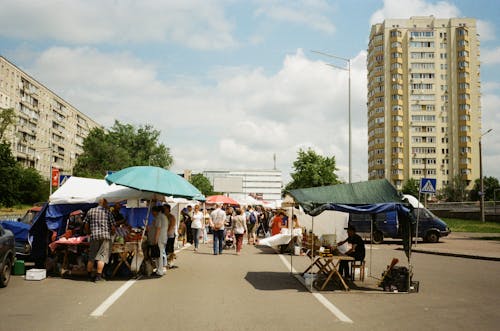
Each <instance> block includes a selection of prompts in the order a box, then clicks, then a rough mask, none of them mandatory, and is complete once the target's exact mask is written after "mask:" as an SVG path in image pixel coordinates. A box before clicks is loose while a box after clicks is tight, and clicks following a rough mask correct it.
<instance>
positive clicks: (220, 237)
mask: <svg viewBox="0 0 500 331" xmlns="http://www.w3.org/2000/svg"><path fill="white" fill-rule="evenodd" d="M210 216H211V218H212V220H211V223H210V226H211V227H212V229H213V233H214V255H217V254H222V251H223V249H224V222H225V221H226V213H225V212H224V211H223V210H222V209H221V206H220V204H216V205H215V210H214V211H213V212H212V214H211V215H210Z"/></svg>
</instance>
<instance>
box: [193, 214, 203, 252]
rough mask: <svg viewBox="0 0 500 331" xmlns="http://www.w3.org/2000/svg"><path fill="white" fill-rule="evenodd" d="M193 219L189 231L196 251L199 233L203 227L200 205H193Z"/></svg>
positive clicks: (198, 243)
mask: <svg viewBox="0 0 500 331" xmlns="http://www.w3.org/2000/svg"><path fill="white" fill-rule="evenodd" d="M192 219H193V221H192V222H191V232H192V233H193V241H194V251H195V252H196V251H198V246H199V245H200V234H201V229H202V228H203V222H204V220H203V213H202V212H201V211H200V205H195V206H194V212H193V218H192Z"/></svg>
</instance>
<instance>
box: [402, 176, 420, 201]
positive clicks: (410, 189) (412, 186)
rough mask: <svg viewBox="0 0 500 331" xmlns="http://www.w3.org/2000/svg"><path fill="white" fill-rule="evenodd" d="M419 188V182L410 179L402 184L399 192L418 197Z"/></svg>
mask: <svg viewBox="0 0 500 331" xmlns="http://www.w3.org/2000/svg"><path fill="white" fill-rule="evenodd" d="M419 186H420V182H419V181H418V180H416V179H415V178H410V179H408V180H407V181H406V182H405V183H404V185H403V189H402V190H401V192H403V194H411V195H413V196H414V197H418V191H419Z"/></svg>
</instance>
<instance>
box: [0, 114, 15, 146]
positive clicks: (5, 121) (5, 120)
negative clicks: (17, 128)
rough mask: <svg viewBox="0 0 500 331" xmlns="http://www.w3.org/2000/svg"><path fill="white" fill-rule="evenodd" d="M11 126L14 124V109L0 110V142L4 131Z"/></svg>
mask: <svg viewBox="0 0 500 331" xmlns="http://www.w3.org/2000/svg"><path fill="white" fill-rule="evenodd" d="M11 124H14V109H12V108H9V109H4V108H0V141H2V140H3V139H4V135H5V131H7V128H8V127H9V125H11Z"/></svg>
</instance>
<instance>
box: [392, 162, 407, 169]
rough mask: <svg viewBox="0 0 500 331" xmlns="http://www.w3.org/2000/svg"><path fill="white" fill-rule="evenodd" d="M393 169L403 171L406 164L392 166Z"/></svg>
mask: <svg viewBox="0 0 500 331" xmlns="http://www.w3.org/2000/svg"><path fill="white" fill-rule="evenodd" d="M391 169H395V170H396V169H397V170H403V169H404V164H403V163H398V164H393V165H391Z"/></svg>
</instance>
